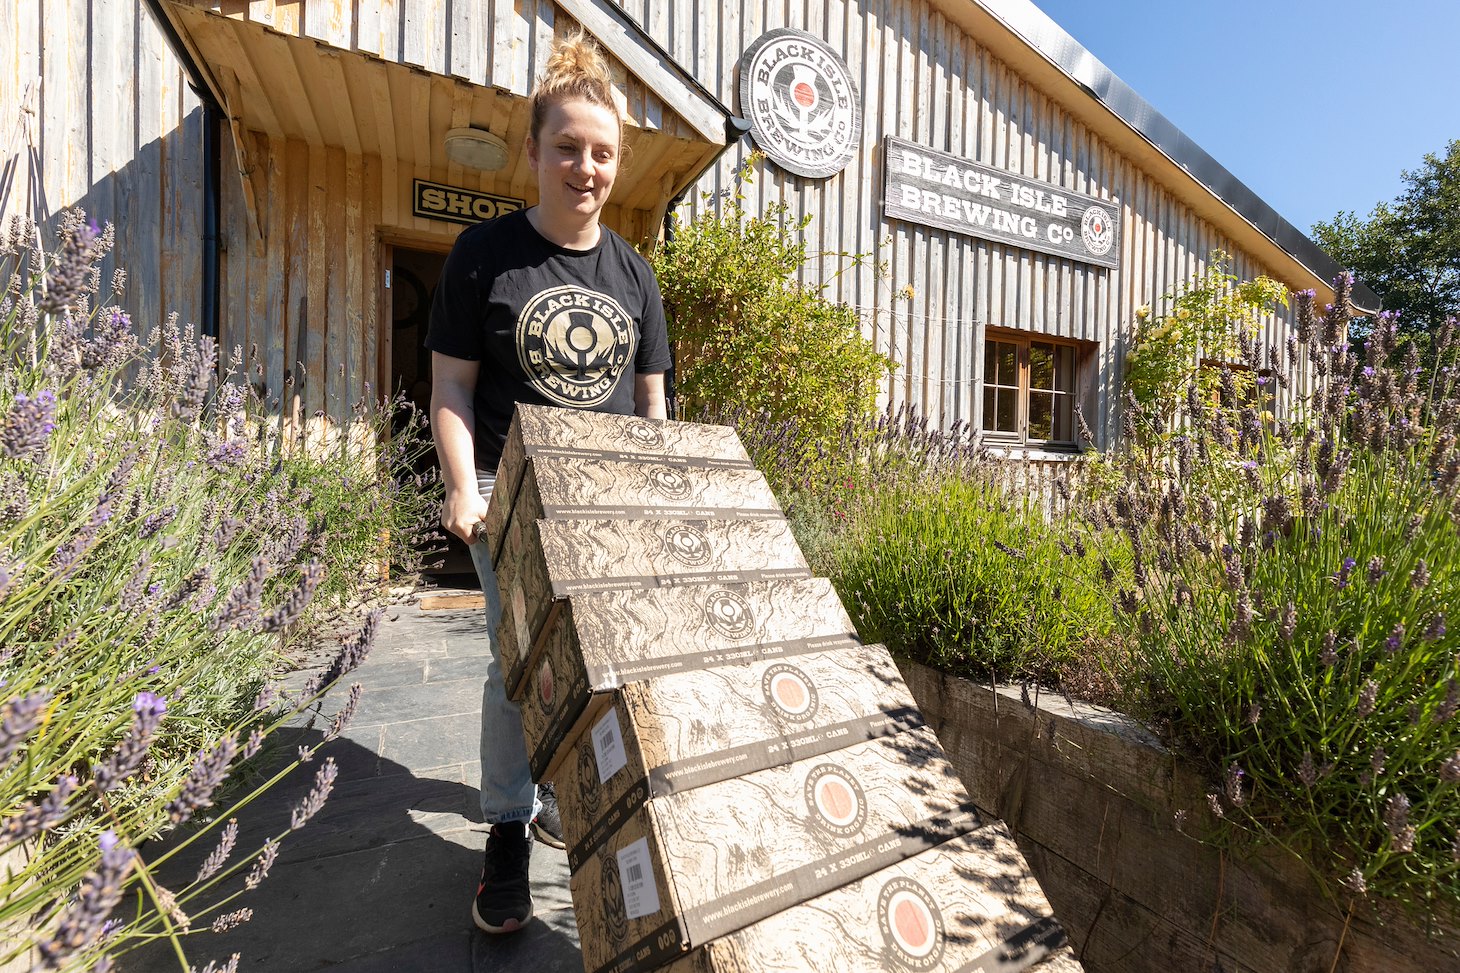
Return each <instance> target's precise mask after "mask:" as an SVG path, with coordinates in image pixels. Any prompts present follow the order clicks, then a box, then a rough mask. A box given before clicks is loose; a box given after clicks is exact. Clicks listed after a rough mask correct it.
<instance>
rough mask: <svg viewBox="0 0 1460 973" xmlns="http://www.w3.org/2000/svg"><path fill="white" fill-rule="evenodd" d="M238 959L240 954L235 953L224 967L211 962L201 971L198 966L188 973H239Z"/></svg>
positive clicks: (214, 961)
mask: <svg viewBox="0 0 1460 973" xmlns="http://www.w3.org/2000/svg"><path fill="white" fill-rule="evenodd" d="M239 911H241V912H248V911H249V910H247V909H241V910H239ZM250 914H252V913H250ZM238 959H239V954H238V953H234V954H233V955H232V956H230V957H228V962H226V963H224V964H223V965H222V966H219V965H218V961H217V960H209V961H208V965H207V966H205V967H203V969H201V970H199V969H198V968H197V967H196V966H194V967H190V968H189V970H188V973H238Z"/></svg>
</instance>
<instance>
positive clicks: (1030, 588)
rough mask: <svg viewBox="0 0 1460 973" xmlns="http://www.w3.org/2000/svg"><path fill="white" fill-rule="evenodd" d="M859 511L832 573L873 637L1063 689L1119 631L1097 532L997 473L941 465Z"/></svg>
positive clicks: (947, 664)
mask: <svg viewBox="0 0 1460 973" xmlns="http://www.w3.org/2000/svg"><path fill="white" fill-rule="evenodd" d="M858 507H859V509H858V512H857V513H856V514H855V515H854V516H853V518H852V522H851V524H850V525H849V526H848V528H847V530H846V531H845V532H844V534H843V535H842V538H841V540H840V542H839V543H838V544H837V545H836V546H835V549H834V553H833V554H832V555H831V557H830V566H829V573H830V576H831V578H832V580H833V581H834V582H835V583H836V586H837V589H838V591H839V592H840V593H841V595H842V598H843V601H844V602H845V603H846V604H847V606H848V610H849V611H850V612H851V613H852V616H853V620H854V621H855V622H856V623H857V626H858V630H859V631H860V632H861V633H862V635H863V637H864V638H867V639H869V640H877V641H882V642H886V643H887V644H888V646H889V647H891V648H892V649H893V650H894V651H896V652H898V653H900V654H903V655H907V656H909V657H911V658H913V659H915V660H917V661H919V662H924V663H926V664H928V665H931V666H935V667H937V668H940V669H945V670H947V671H950V672H954V673H957V674H961V675H968V676H973V677H976V678H981V679H987V678H996V679H1001V680H1009V679H1016V680H1018V679H1024V680H1028V679H1033V680H1039V681H1043V682H1046V683H1051V684H1052V683H1057V682H1059V680H1060V676H1061V674H1062V672H1063V670H1064V669H1065V667H1066V666H1067V665H1069V664H1070V663H1072V662H1073V661H1075V660H1076V659H1077V658H1078V657H1079V655H1080V653H1081V652H1082V651H1085V650H1088V649H1089V648H1090V647H1091V645H1092V643H1094V642H1095V641H1097V640H1099V639H1101V638H1104V637H1105V636H1106V635H1108V633H1109V632H1110V630H1111V628H1112V625H1113V620H1112V617H1111V607H1110V600H1109V599H1108V598H1107V597H1104V596H1103V595H1102V594H1100V585H1099V584H1098V582H1097V577H1098V572H1099V570H1100V563H1101V554H1100V552H1099V551H1096V550H1093V549H1090V548H1087V546H1086V541H1085V539H1084V538H1083V537H1082V534H1083V533H1085V532H1083V531H1077V530H1075V529H1074V528H1073V525H1071V524H1067V523H1063V522H1055V523H1051V522H1049V521H1047V520H1046V519H1045V518H1044V516H1043V515H1042V513H1041V512H1040V511H1038V510H1036V509H1032V508H1029V507H1026V506H1025V505H1024V504H1023V503H1022V502H1020V501H1018V500H1015V499H1013V498H1012V497H1011V495H1010V494H1009V492H1008V491H1006V490H1005V489H1003V488H1002V487H1001V486H999V485H998V484H997V483H996V482H994V479H993V477H992V476H991V475H990V473H989V471H986V470H984V471H980V470H978V469H976V468H972V467H969V466H963V465H960V464H949V465H945V466H941V467H938V468H934V469H933V470H932V471H930V472H926V473H924V474H923V475H922V476H919V477H915V478H913V477H909V478H907V479H905V480H903V481H902V482H900V483H897V484H895V485H893V486H891V488H888V489H877V490H875V491H874V492H871V493H870V494H868V495H865V496H863V497H862V498H861V500H860V502H859V504H858ZM1106 546H1107V547H1108V546H1109V545H1108V544H1107V545H1106Z"/></svg>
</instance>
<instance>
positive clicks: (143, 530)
mask: <svg viewBox="0 0 1460 973" xmlns="http://www.w3.org/2000/svg"><path fill="white" fill-rule="evenodd" d="M176 517H177V504H175V503H170V504H168V505H167V506H166V507H163V508H162V509H161V510H159V511H157V512H156V513H153V514H148V515H147V516H146V517H145V518H144V519H143V520H142V526H141V527H140V528H139V529H138V530H137V536H138V537H140V538H141V539H142V540H144V541H145V540H146V539H147V538H149V537H152V536H153V535H154V534H156V533H157V532H158V531H160V530H163V529H165V528H166V527H167V525H168V524H170V523H172V522H173V519H174V518H176Z"/></svg>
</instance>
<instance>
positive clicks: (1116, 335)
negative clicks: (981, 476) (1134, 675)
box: [617, 0, 1286, 444]
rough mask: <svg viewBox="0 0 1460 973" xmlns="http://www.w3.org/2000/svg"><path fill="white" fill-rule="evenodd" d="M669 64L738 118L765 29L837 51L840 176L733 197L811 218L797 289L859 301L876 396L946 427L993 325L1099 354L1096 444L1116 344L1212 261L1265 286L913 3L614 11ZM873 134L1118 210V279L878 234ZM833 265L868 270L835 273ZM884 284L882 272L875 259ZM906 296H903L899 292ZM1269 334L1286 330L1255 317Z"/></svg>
mask: <svg viewBox="0 0 1460 973" xmlns="http://www.w3.org/2000/svg"><path fill="white" fill-rule="evenodd" d="M617 2H619V3H620V4H621V5H622V6H623V7H624V9H625V10H626V11H627V12H628V13H629V14H630V16H632V17H634V18H635V19H636V20H638V22H639V23H640V24H642V25H643V26H644V27H645V29H646V30H647V31H648V32H649V33H650V35H651V36H652V37H653V38H654V39H655V41H657V42H658V43H659V44H660V45H661V46H663V47H664V48H665V49H666V50H667V51H668V52H669V54H670V55H671V56H672V57H673V58H675V59H676V60H677V61H679V62H680V63H681V64H682V65H684V66H685V68H686V69H688V70H689V71H690V73H691V74H693V75H694V76H696V77H697V78H698V79H699V80H700V82H701V83H702V84H704V85H705V86H706V87H707V88H708V89H709V90H710V91H711V92H712V93H713V94H715V95H716V96H718V97H719V98H720V99H721V100H722V101H724V102H725V103H726V104H727V105H730V106H732V107H734V108H736V109H737V110H738V109H739V105H738V93H737V77H736V65H737V62H738V61H739V58H740V56H741V54H742V53H743V52H744V51H745V50H746V49H747V48H748V47H749V46H750V45H751V44H752V43H753V42H754V41H755V40H756V38H758V37H759V36H760V35H761V34H763V33H764V32H766V31H768V30H771V29H774V28H777V27H791V28H796V29H800V30H805V31H808V32H810V33H812V34H815V35H816V36H818V37H820V38H822V39H824V40H825V41H827V42H828V43H829V44H830V45H831V46H832V47H833V48H834V49H835V50H837V51H838V52H840V53H841V55H842V57H843V58H844V59H845V60H846V62H847V65H848V66H849V67H850V69H851V72H852V75H853V78H854V79H855V82H856V84H857V87H858V90H859V91H860V93H861V98H862V107H863V131H862V139H861V149H860V151H859V152H858V154H857V155H856V156H855V157H854V158H853V160H852V162H851V163H850V164H849V165H848V167H847V168H846V169H845V170H843V171H842V172H841V173H839V174H837V175H835V176H833V177H831V178H830V179H826V180H809V179H803V178H801V177H799V176H794V175H791V174H789V173H786V172H784V171H782V170H780V169H778V168H776V166H775V165H774V164H772V163H769V162H767V163H765V164H763V166H762V168H761V173H760V175H759V176H758V177H757V178H756V179H755V181H754V182H753V183H752V184H750V185H748V186H744V187H742V189H743V191H744V192H745V194H746V205H747V207H748V208H749V209H751V210H752V211H754V210H758V209H760V208H762V207H764V206H766V205H768V204H771V203H776V202H785V203H787V204H788V205H789V206H790V208H791V211H792V212H793V213H794V214H796V215H798V216H799V215H804V214H806V213H810V214H812V215H813V216H814V217H815V219H814V222H813V223H812V224H811V227H810V231H809V232H810V233H811V234H812V241H811V250H813V251H814V252H816V253H817V254H819V255H818V256H817V257H815V258H813V259H812V260H811V261H810V262H809V263H808V266H807V267H806V268H805V269H804V277H805V279H807V280H813V281H815V280H828V279H830V280H831V286H830V288H829V290H828V294H829V295H830V296H832V297H834V298H835V299H838V300H842V301H845V302H848V303H850V304H852V305H854V306H856V307H857V308H858V309H859V310H860V311H861V313H862V316H863V321H864V330H865V332H866V333H867V334H868V335H869V336H870V337H872V338H873V339H875V341H876V342H877V345H878V347H879V349H880V350H882V351H883V352H884V353H886V354H889V355H890V356H891V357H892V358H893V359H894V360H895V361H896V362H897V363H898V365H899V367H898V369H897V370H896V372H895V373H894V374H893V376H892V377H891V379H890V380H889V382H888V385H887V389H886V399H887V401H888V402H889V403H890V404H892V405H894V406H896V405H901V404H903V403H909V404H912V405H914V406H916V407H917V408H919V409H920V410H922V411H924V412H925V413H926V414H928V415H929V416H931V417H933V418H934V419H936V420H939V421H941V422H942V423H945V424H946V423H950V422H953V421H954V420H958V419H962V420H966V421H973V422H977V421H978V419H979V415H978V413H979V409H980V402H979V396H977V395H975V394H974V393H975V391H976V390H977V386H978V381H979V378H980V377H981V375H982V367H983V362H982V350H983V341H982V327H983V326H984V325H994V326H1000V327H1011V328H1019V329H1022V330H1027V331H1033V332H1039V333H1046V334H1050V335H1058V336H1061V337H1066V338H1072V339H1077V340H1081V341H1088V342H1092V343H1095V346H1096V347H1098V356H1097V361H1096V364H1095V366H1094V369H1093V371H1092V373H1091V375H1090V378H1089V383H1090V386H1091V388H1090V390H1089V391H1090V393H1091V394H1090V395H1089V400H1090V401H1091V404H1097V403H1098V406H1099V419H1098V424H1097V425H1098V428H1097V436H1098V438H1100V439H1101V441H1102V444H1103V443H1104V442H1106V441H1109V439H1110V437H1111V436H1113V434H1114V431H1115V423H1116V416H1115V410H1114V409H1112V408H1110V405H1111V403H1112V400H1113V399H1114V398H1115V396H1116V394H1117V393H1118V385H1119V376H1120V375H1121V374H1122V369H1123V367H1124V354H1125V342H1124V340H1123V338H1122V336H1123V335H1125V334H1128V331H1129V327H1130V325H1131V323H1132V322H1133V321H1134V318H1135V311H1136V309H1137V308H1138V307H1140V306H1141V305H1143V304H1159V302H1160V299H1161V297H1162V295H1164V294H1166V293H1167V292H1168V291H1169V290H1170V289H1172V288H1173V287H1175V286H1177V285H1179V284H1181V283H1183V282H1185V281H1187V280H1189V279H1190V278H1191V277H1192V276H1193V275H1195V274H1198V273H1200V272H1202V271H1203V270H1204V269H1205V268H1206V266H1207V262H1208V260H1207V257H1208V254H1209V253H1210V252H1211V251H1212V250H1213V249H1215V248H1220V249H1223V250H1226V251H1228V252H1229V253H1231V254H1232V255H1233V266H1234V269H1235V271H1236V272H1237V273H1238V274H1239V275H1241V276H1244V277H1247V276H1253V275H1256V274H1260V273H1263V272H1264V271H1265V268H1264V267H1261V266H1259V265H1257V264H1256V262H1255V261H1254V260H1253V259H1251V257H1250V256H1249V255H1247V254H1244V253H1241V252H1240V251H1238V249H1237V247H1236V246H1235V245H1234V244H1233V243H1232V241H1231V240H1229V239H1227V238H1226V237H1224V236H1223V235H1222V234H1220V233H1219V232H1217V231H1216V230H1215V228H1213V227H1212V226H1211V225H1210V224H1209V223H1207V222H1206V221H1204V220H1201V219H1199V218H1198V217H1196V216H1195V215H1194V214H1193V213H1192V212H1191V210H1190V209H1189V208H1188V207H1187V206H1185V205H1183V203H1182V201H1181V200H1179V199H1176V198H1174V197H1173V196H1172V195H1171V193H1170V192H1168V191H1167V190H1166V189H1164V188H1163V187H1161V186H1160V185H1158V184H1157V183H1156V182H1155V181H1154V180H1153V179H1152V178H1150V177H1149V176H1148V175H1147V174H1146V173H1144V172H1143V171H1141V170H1140V169H1138V168H1137V167H1135V166H1134V165H1132V164H1131V163H1130V161H1128V160H1127V159H1126V158H1124V157H1122V156H1121V155H1120V153H1118V152H1117V151H1115V150H1114V149H1113V148H1112V147H1111V146H1110V145H1109V144H1107V143H1106V142H1105V141H1103V140H1102V139H1100V138H1098V137H1096V136H1094V135H1093V134H1092V133H1091V132H1089V131H1088V130H1087V129H1086V127H1085V126H1084V125H1083V124H1081V123H1079V122H1077V121H1076V120H1075V119H1074V118H1073V117H1072V116H1071V115H1070V114H1069V113H1068V112H1067V111H1066V110H1064V109H1063V108H1062V107H1061V106H1060V105H1059V104H1057V103H1055V102H1054V101H1053V100H1052V99H1051V98H1049V97H1048V96H1046V95H1045V94H1044V93H1043V92H1041V91H1040V90H1038V89H1036V88H1035V87H1033V86H1032V85H1031V84H1030V83H1029V82H1028V81H1027V80H1025V79H1024V78H1023V77H1021V76H1020V75H1018V74H1017V73H1015V72H1014V71H1012V70H1010V69H1009V67H1008V66H1007V65H1005V64H1004V63H1002V62H1001V61H999V60H998V59H996V58H995V57H993V56H991V55H990V53H989V52H988V51H987V50H985V49H984V48H983V47H981V46H980V45H979V43H978V39H977V38H975V37H970V36H968V35H967V34H965V33H964V32H963V30H962V28H960V27H958V26H956V25H954V24H951V23H949V22H948V21H947V19H946V18H944V16H943V15H942V14H941V13H939V12H938V11H937V10H935V9H934V8H933V7H932V6H931V5H930V4H929V3H928V2H927V0H865V2H856V0H787V2H780V0H777V2H770V0H749V2H747V3H744V4H737V5H728V4H727V5H723V6H722V8H721V9H720V10H714V9H711V10H708V11H706V10H704V9H702V8H701V7H700V5H697V4H690V3H687V2H683V0H680V2H675V3H668V4H666V3H662V2H660V0H617ZM885 134H890V135H896V136H898V137H900V138H904V139H908V140H910V141H913V142H916V143H919V144H922V145H927V146H931V147H932V148H935V149H939V150H942V151H945V152H951V153H953V154H955V155H959V156H963V157H966V158H969V159H972V160H974V161H975V162H978V163H981V164H984V165H991V166H995V167H998V168H1003V169H1007V170H1009V171H1011V172H1015V173H1018V174H1020V175H1023V176H1026V177H1030V178H1033V179H1040V180H1046V181H1049V182H1052V183H1055V184H1056V185H1059V186H1062V187H1064V188H1066V189H1069V190H1072V191H1075V192H1081V193H1088V194H1090V195H1093V196H1098V197H1101V198H1103V199H1110V200H1114V201H1116V202H1118V204H1119V205H1120V207H1121V225H1122V228H1123V229H1122V240H1121V244H1120V245H1121V267H1120V269H1119V270H1118V271H1109V270H1104V269H1101V268H1096V267H1092V266H1089V265H1086V264H1083V263H1078V262H1075V261H1071V260H1066V259H1061V258H1059V257H1054V256H1047V255H1044V254H1039V253H1034V252H1031V251H1028V250H1022V249H1018V248H1015V247H1009V246H1004V245H1000V244H994V243H988V242H984V241H979V240H974V239H971V238H969V237H965V236H962V235H959V234H954V233H949V232H946V231H943V230H937V229H930V228H927V227H922V226H916V225H912V224H908V223H901V222H887V221H884V220H883V219H882V214H881V203H880V199H881V191H882V190H881V183H882V172H881V166H882V159H881V155H882V153H881V147H880V142H881V139H882V136H883V135H885ZM752 147H753V146H752V145H751V143H750V141H749V139H746V140H744V141H743V142H742V143H741V144H740V145H739V146H738V147H737V148H736V149H734V150H732V151H731V152H729V153H727V154H726V156H725V157H724V159H723V161H722V164H721V165H719V166H718V167H717V168H716V169H715V170H714V171H713V172H711V173H709V174H707V175H706V177H705V178H704V179H703V180H702V181H701V183H700V185H699V187H698V192H695V193H693V194H692V196H693V198H691V199H688V200H687V203H688V205H687V206H685V207H683V208H682V209H681V210H680V215H681V217H682V218H689V217H691V216H692V215H693V214H694V213H695V212H697V211H698V210H699V208H700V207H701V206H702V205H704V204H703V202H702V201H701V197H700V192H703V193H709V194H715V193H719V192H720V191H722V190H725V189H727V188H729V187H730V186H731V185H732V184H733V179H734V173H735V171H736V169H737V168H738V167H739V166H740V165H741V164H742V163H743V161H744V160H745V156H746V155H747V153H748V152H749V151H750V150H751V149H752ZM841 252H852V253H859V254H868V255H870V256H871V258H872V260H871V261H868V262H866V263H865V264H864V265H862V266H861V267H859V268H857V269H855V270H854V271H851V272H848V273H844V274H841V275H839V276H835V277H833V276H832V275H833V274H834V272H835V271H836V270H837V269H839V268H841V267H842V266H844V262H843V261H842V259H841V258H838V257H836V256H833V255H834V254H837V253H841ZM880 263H885V264H886V266H887V268H888V271H889V272H888V273H887V275H885V276H878V274H877V273H876V272H875V271H874V269H873V268H874V266H875V265H876V264H880ZM905 287H910V288H911V291H912V295H913V296H912V297H911V298H910V299H907V298H904V297H902V296H901V293H902V292H903V289H904V288H905ZM1267 326H1268V328H1269V331H1270V334H1271V336H1272V337H1273V339H1275V340H1277V341H1278V342H1281V341H1282V340H1283V339H1284V338H1285V337H1286V324H1285V323H1284V322H1282V321H1278V320H1271V321H1268V322H1267Z"/></svg>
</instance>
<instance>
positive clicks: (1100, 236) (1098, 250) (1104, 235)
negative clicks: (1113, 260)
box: [1080, 206, 1115, 257]
mask: <svg viewBox="0 0 1460 973" xmlns="http://www.w3.org/2000/svg"><path fill="white" fill-rule="evenodd" d="M1080 239H1082V240H1084V241H1085V249H1086V250H1089V251H1090V252H1091V253H1093V254H1094V255H1095V256H1097V257H1103V256H1105V255H1106V254H1107V253H1109V252H1110V248H1111V247H1112V246H1113V245H1114V244H1115V228H1114V227H1113V226H1112V225H1111V222H1110V214H1109V213H1107V212H1105V210H1103V209H1101V208H1100V207H1099V206H1090V207H1086V209H1085V215H1084V216H1083V217H1081V218H1080Z"/></svg>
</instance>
